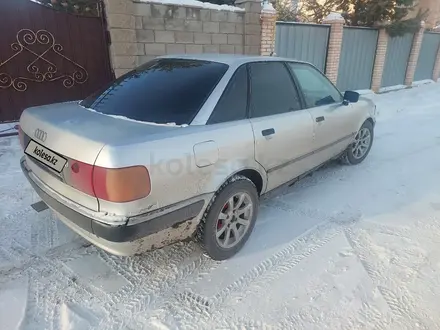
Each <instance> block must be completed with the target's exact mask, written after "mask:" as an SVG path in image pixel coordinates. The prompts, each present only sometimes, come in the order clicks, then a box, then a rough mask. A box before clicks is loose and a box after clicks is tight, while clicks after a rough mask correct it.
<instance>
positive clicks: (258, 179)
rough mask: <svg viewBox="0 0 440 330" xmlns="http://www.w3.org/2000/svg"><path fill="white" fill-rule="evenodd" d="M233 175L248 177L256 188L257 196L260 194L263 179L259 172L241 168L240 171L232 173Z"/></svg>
mask: <svg viewBox="0 0 440 330" xmlns="http://www.w3.org/2000/svg"><path fill="white" fill-rule="evenodd" d="M234 175H242V176H244V177H246V178H248V179H249V180H251V181H252V183H253V184H254V185H255V187H256V188H257V192H258V195H259V196H260V195H261V193H262V191H263V187H264V180H263V177H262V175H261V174H260V172H258V171H257V170H255V169H244V170H241V171H239V172H237V173H235V174H233V175H232V176H234ZM228 180H229V179H228Z"/></svg>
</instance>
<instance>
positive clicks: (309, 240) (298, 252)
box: [180, 221, 342, 312]
mask: <svg viewBox="0 0 440 330" xmlns="http://www.w3.org/2000/svg"><path fill="white" fill-rule="evenodd" d="M340 233H342V226H341V224H338V223H336V222H334V221H330V222H326V223H324V224H319V225H317V226H315V227H313V228H312V229H310V230H309V231H307V232H306V233H304V234H303V235H302V236H300V237H298V238H296V239H295V241H294V242H292V243H290V244H288V245H287V246H286V247H285V248H283V249H281V250H280V251H278V252H276V253H275V254H273V255H272V256H270V257H269V258H267V259H266V260H264V261H262V262H261V263H259V264H258V265H257V266H255V267H253V268H252V269H250V270H249V271H248V272H246V273H245V274H244V275H243V276H241V277H240V278H239V279H237V280H236V281H234V282H233V283H232V284H230V285H228V286H227V287H226V288H225V289H223V290H221V291H220V292H219V293H217V294H216V295H214V296H213V297H211V298H207V297H204V296H201V295H199V294H196V293H194V292H192V291H189V290H185V291H184V292H183V293H182V294H181V295H180V299H181V300H183V301H185V300H187V301H189V302H190V303H191V304H193V305H196V306H197V307H198V308H200V309H201V310H206V311H208V312H210V311H212V310H213V309H214V308H216V309H218V308H221V305H222V304H223V303H224V302H225V301H226V300H228V299H232V297H234V296H236V295H238V296H240V297H243V295H245V294H246V293H247V292H253V290H254V289H255V288H257V287H261V286H262V285H264V286H265V285H267V283H269V282H270V281H274V280H276V279H277V278H279V277H280V276H281V275H283V274H284V273H286V272H288V271H290V270H291V269H292V268H294V267H295V266H296V265H298V264H299V263H300V262H301V261H303V260H305V259H307V258H309V257H310V256H311V255H312V254H313V253H314V252H316V251H317V250H319V249H320V248H322V247H323V246H324V245H325V244H327V243H328V242H329V241H331V240H332V239H333V238H334V237H335V236H337V235H338V234H340Z"/></svg>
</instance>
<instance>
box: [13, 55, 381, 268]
mask: <svg viewBox="0 0 440 330" xmlns="http://www.w3.org/2000/svg"><path fill="white" fill-rule="evenodd" d="M375 111H376V107H375V105H374V104H373V103H372V102H371V101H370V100H368V99H363V98H360V97H359V94H358V93H356V92H350V91H348V92H345V94H344V95H343V94H341V93H340V92H339V91H338V90H337V89H336V88H335V86H334V85H333V84H332V83H331V82H330V81H329V80H328V79H327V78H326V77H325V76H324V75H323V74H322V73H321V72H320V71H319V70H317V69H316V68H315V67H314V66H312V65H311V64H308V63H304V62H299V61H294V60H290V59H283V58H278V57H248V56H234V55H208V54H205V55H197V56H189V55H182V56H164V57H158V58H156V59H154V60H152V61H150V62H148V63H146V64H143V65H141V66H139V67H138V68H136V69H134V70H132V71H131V72H128V73H126V74H125V75H123V76H121V77H119V78H118V79H116V80H115V81H114V82H112V83H110V84H109V85H108V86H105V87H104V88H102V89H101V90H99V91H97V92H96V93H94V94H93V95H91V96H89V97H88V98H86V99H84V100H82V101H74V102H66V103H61V104H52V105H45V106H38V107H33V108H29V109H26V110H25V111H24V112H23V114H22V116H21V118H20V141H21V144H22V147H23V150H24V156H23V157H22V159H21V167H22V170H23V172H24V174H25V176H26V177H27V179H28V180H29V182H30V184H31V185H32V186H33V188H34V189H35V190H36V192H37V193H38V195H39V196H40V198H41V199H42V201H44V203H46V204H47V205H48V206H49V208H50V209H52V211H53V212H54V213H55V214H56V215H57V216H58V217H59V219H60V220H61V221H62V222H64V223H65V224H66V225H67V226H68V227H70V228H71V229H72V230H74V231H75V232H77V233H78V234H79V235H81V236H83V237H84V238H86V239H87V240H89V241H90V242H92V243H93V244H95V245H97V246H98V247H101V248H102V249H104V250H106V251H108V252H110V253H112V254H116V255H123V256H128V255H133V254H138V253H141V252H144V251H148V250H151V249H155V248H159V247H162V246H165V245H168V244H171V243H174V242H177V241H182V240H185V239H187V238H191V237H194V236H195V237H197V238H198V240H199V241H200V242H201V245H202V246H203V247H204V249H205V250H206V252H207V253H208V254H209V256H210V257H212V258H213V259H216V260H223V259H227V258H230V257H231V256H233V255H234V254H236V253H237V252H238V251H239V250H240V249H241V248H242V247H243V245H244V244H245V243H246V241H247V240H248V238H249V236H250V234H251V232H252V230H253V228H254V225H255V222H256V220H257V215H258V207H259V200H260V197H261V196H263V195H264V194H266V193H268V192H269V191H272V190H273V189H275V188H277V187H279V186H281V185H284V184H290V183H292V182H294V181H295V180H298V179H299V178H301V177H302V176H304V175H306V174H308V173H310V172H311V171H314V170H315V169H317V168H318V167H320V166H321V165H322V164H324V163H326V162H328V161H329V160H332V159H338V158H339V159H341V160H342V161H343V162H344V163H346V164H351V165H355V164H358V163H360V162H362V161H363V160H364V159H365V158H366V157H367V155H368V153H369V151H370V149H371V146H372V143H373V136H374V126H375Z"/></svg>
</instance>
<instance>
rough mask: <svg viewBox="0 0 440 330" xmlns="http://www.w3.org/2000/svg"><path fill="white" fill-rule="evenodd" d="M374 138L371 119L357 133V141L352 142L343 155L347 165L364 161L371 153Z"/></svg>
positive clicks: (342, 157) (343, 160)
mask: <svg viewBox="0 0 440 330" xmlns="http://www.w3.org/2000/svg"><path fill="white" fill-rule="evenodd" d="M373 140H374V128H373V124H372V123H371V121H369V120H367V121H365V122H364V123H363V125H362V127H361V128H360V129H359V131H358V133H357V134H356V137H355V141H354V142H353V143H351V144H350V145H349V146H348V147H347V149H346V150H345V151H344V153H343V154H342V156H341V160H342V162H343V163H344V164H346V165H357V164H360V163H361V162H363V161H364V159H365V158H367V156H368V154H369V153H370V150H371V147H372V146H373ZM366 141H368V143H367V142H366Z"/></svg>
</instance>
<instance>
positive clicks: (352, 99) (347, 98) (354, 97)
mask: <svg viewBox="0 0 440 330" xmlns="http://www.w3.org/2000/svg"><path fill="white" fill-rule="evenodd" d="M357 101H359V93H357V92H352V91H346V92H345V93H344V104H345V105H348V104H349V103H356V102H357Z"/></svg>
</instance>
